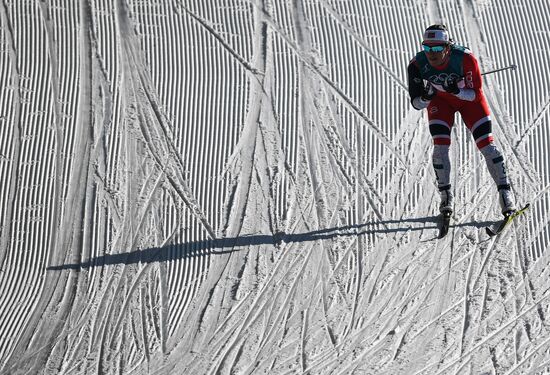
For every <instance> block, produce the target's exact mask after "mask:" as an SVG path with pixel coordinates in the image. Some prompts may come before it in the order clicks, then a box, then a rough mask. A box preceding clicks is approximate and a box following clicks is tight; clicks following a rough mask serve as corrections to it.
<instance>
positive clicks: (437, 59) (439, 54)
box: [424, 45, 449, 66]
mask: <svg viewBox="0 0 550 375" xmlns="http://www.w3.org/2000/svg"><path fill="white" fill-rule="evenodd" d="M424 53H425V54H426V57H427V58H428V62H429V63H430V65H431V66H440V65H443V64H445V62H447V56H448V55H449V46H448V45H435V46H426V45H424Z"/></svg>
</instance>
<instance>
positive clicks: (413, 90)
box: [407, 59, 430, 110]
mask: <svg viewBox="0 0 550 375" xmlns="http://www.w3.org/2000/svg"><path fill="white" fill-rule="evenodd" d="M407 77H408V83H409V96H410V97H411V104H412V106H413V107H414V108H415V109H418V110H421V109H424V108H426V107H427V106H428V104H430V101H429V100H426V99H425V98H423V96H424V84H423V81H422V77H421V76H420V69H419V68H418V65H417V63H416V59H412V60H411V62H410V63H409V66H408V67H407Z"/></svg>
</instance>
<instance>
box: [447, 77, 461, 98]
mask: <svg viewBox="0 0 550 375" xmlns="http://www.w3.org/2000/svg"><path fill="white" fill-rule="evenodd" d="M443 90H445V91H447V92H448V93H449V94H454V95H456V94H458V93H459V92H460V89H459V88H458V80H457V78H455V77H447V78H445V82H443Z"/></svg>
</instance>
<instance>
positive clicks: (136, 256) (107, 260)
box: [46, 216, 492, 271]
mask: <svg viewBox="0 0 550 375" xmlns="http://www.w3.org/2000/svg"><path fill="white" fill-rule="evenodd" d="M438 222H439V217H438V216H428V217H422V218H409V219H396V220H385V221H378V222H372V223H365V224H355V225H347V226H341V227H334V228H327V229H319V230H314V231H310V232H306V233H285V232H279V233H275V234H255V235H245V236H240V237H230V238H219V239H213V240H205V241H194V242H187V243H183V244H174V245H168V246H164V247H153V248H148V249H142V250H135V251H131V252H127V253H119V254H105V255H103V256H98V257H95V258H92V259H90V260H89V261H87V262H81V263H72V264H61V265H52V266H49V267H47V268H46V269H47V270H48V271H59V270H66V269H73V270H80V269H84V268H92V267H100V266H105V265H114V264H136V263H152V262H165V261H169V260H175V259H179V258H189V257H195V256H202V255H205V254H211V255H216V254H227V253H232V252H235V251H239V250H242V249H243V248H246V247H248V246H255V245H278V244H282V243H300V242H313V241H320V240H328V239H334V238H336V237H351V236H365V235H372V234H391V233H404V232H409V231H411V232H414V231H422V230H431V229H438ZM489 224H492V222H470V223H461V224H454V225H451V227H477V228H482V227H484V226H487V225H489Z"/></svg>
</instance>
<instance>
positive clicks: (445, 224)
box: [439, 211, 452, 238]
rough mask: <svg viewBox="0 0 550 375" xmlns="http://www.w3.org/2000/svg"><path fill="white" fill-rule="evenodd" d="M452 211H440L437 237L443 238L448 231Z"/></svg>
mask: <svg viewBox="0 0 550 375" xmlns="http://www.w3.org/2000/svg"><path fill="white" fill-rule="evenodd" d="M451 215H452V212H449V211H445V212H442V213H441V226H440V228H439V238H443V237H445V236H446V235H447V233H448V232H449V225H450V223H451Z"/></svg>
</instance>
